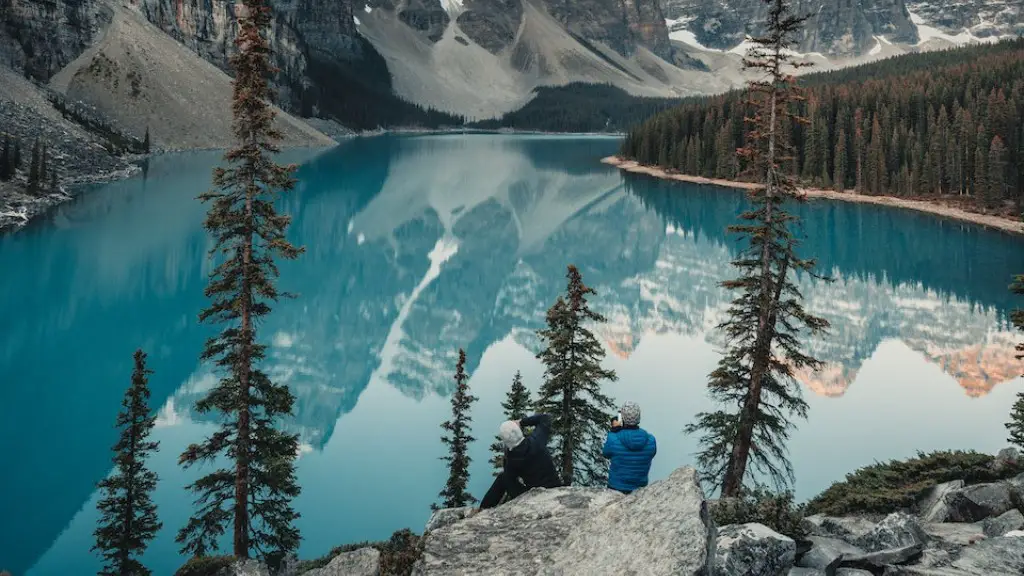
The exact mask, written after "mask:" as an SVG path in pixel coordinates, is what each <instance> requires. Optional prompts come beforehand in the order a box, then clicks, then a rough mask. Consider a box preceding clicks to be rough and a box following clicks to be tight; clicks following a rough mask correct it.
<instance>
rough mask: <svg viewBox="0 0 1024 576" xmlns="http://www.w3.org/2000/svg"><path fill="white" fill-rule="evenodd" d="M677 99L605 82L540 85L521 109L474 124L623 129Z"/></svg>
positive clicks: (548, 129)
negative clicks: (634, 92) (636, 92)
mask: <svg viewBox="0 0 1024 576" xmlns="http://www.w3.org/2000/svg"><path fill="white" fill-rule="evenodd" d="M678 103H679V100H678V99H674V98H644V97H640V96H633V95H632V94H629V93H627V92H626V91H625V90H622V89H621V88H616V87H615V86H609V85H606V84H583V83H573V84H568V85H565V86H557V87H547V86H546V87H544V88H539V89H538V90H537V95H536V96H535V97H534V98H533V100H530V102H528V103H527V104H526V106H523V107H522V108H521V109H519V110H516V111H513V112H509V113H508V114H506V115H504V116H503V117H501V118H498V119H495V120H486V121H483V122H478V123H476V124H474V126H476V127H479V128H486V129H497V128H514V129H516V130H539V131H545V132H622V131H625V130H628V129H629V127H630V126H633V125H635V124H637V123H638V122H641V121H643V120H644V119H645V118H648V117H650V116H651V115H652V114H657V113H658V112H661V111H663V110H667V109H668V108H671V107H673V106H675V105H676V104H678Z"/></svg>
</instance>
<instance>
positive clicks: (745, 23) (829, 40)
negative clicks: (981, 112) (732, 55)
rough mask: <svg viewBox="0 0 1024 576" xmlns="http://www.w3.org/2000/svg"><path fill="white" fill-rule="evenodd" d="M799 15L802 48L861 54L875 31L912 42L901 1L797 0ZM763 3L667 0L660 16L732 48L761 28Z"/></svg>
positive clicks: (715, 44) (751, 0)
mask: <svg viewBox="0 0 1024 576" xmlns="http://www.w3.org/2000/svg"><path fill="white" fill-rule="evenodd" d="M793 8H794V11H795V12H796V13H798V14H808V15H810V18H809V19H808V20H807V22H806V24H805V25H804V27H803V29H802V30H801V32H800V36H799V50H800V51H801V52H821V53H824V54H830V55H836V56H840V55H842V56H849V55H860V54H864V53H865V52H868V51H869V50H871V49H872V48H874V47H875V45H876V43H877V41H876V40H875V38H874V37H875V36H884V37H886V38H887V39H889V40H891V41H893V42H907V43H917V41H918V34H917V27H916V26H914V24H913V23H912V22H911V21H910V15H909V14H908V13H907V11H906V8H905V7H904V5H903V0H860V1H857V2H845V1H844V2H838V1H833V2H820V1H817V0H798V1H796V2H794V3H793ZM767 13H768V6H767V5H766V4H765V3H764V2H762V1H761V0H666V2H665V15H666V17H667V18H670V19H673V20H678V21H679V23H678V24H677V26H679V27H682V28H685V29H687V30H689V31H691V32H693V33H694V35H695V36H696V38H697V41H698V42H700V43H701V44H702V45H704V46H708V47H710V48H716V49H729V48H734V47H735V46H737V45H738V44H740V42H742V41H743V39H744V38H745V37H746V36H747V35H748V34H749V35H758V34H761V33H763V32H764V25H765V24H764V23H765V19H766V15H767Z"/></svg>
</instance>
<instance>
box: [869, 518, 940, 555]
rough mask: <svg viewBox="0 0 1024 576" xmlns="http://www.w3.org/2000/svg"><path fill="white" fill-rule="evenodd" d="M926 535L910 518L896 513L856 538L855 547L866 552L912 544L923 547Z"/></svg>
mask: <svg viewBox="0 0 1024 576" xmlns="http://www.w3.org/2000/svg"><path fill="white" fill-rule="evenodd" d="M927 541H928V535H927V534H926V533H925V531H924V530H923V529H922V528H921V526H920V525H919V524H918V523H917V520H916V519H914V518H913V517H912V516H908V515H907V514H904V513H902V512H896V513H894V514H890V515H888V516H886V517H885V518H884V519H883V520H882V521H881V522H879V523H878V524H875V525H874V526H873V527H872V528H871V530H870V531H868V533H867V534H864V535H863V536H861V537H859V538H857V540H856V542H855V543H856V544H857V546H859V547H861V548H863V549H864V550H867V551H868V552H879V551H882V550H890V549H893V548H902V547H903V546H911V545H914V544H921V545H923V544H924V543H926V542H927Z"/></svg>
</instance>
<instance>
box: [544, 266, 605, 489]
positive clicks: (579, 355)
mask: <svg viewBox="0 0 1024 576" xmlns="http://www.w3.org/2000/svg"><path fill="white" fill-rule="evenodd" d="M566 278H567V279H568V285H567V286H566V294H565V298H562V297H561V296H559V297H558V300H556V301H555V304H554V305H553V306H552V307H551V309H550V310H548V313H547V328H545V329H543V330H539V331H538V332H537V335H538V336H540V338H541V340H542V341H543V342H544V344H545V348H544V350H543V351H542V352H541V353H540V354H538V355H537V358H538V359H540V361H541V362H543V363H544V366H545V370H544V384H543V386H541V389H540V393H539V398H538V399H537V411H538V412H541V413H544V414H550V415H551V417H552V440H554V441H555V442H556V448H555V450H554V454H553V457H554V458H555V462H556V467H558V468H559V470H560V471H561V475H562V482H564V483H565V484H575V485H582V486H599V485H604V483H605V482H606V481H607V476H608V463H607V462H606V461H605V459H604V456H603V455H602V451H603V448H604V435H605V432H606V431H607V428H608V424H609V422H610V421H611V414H612V411H613V410H614V408H615V404H614V402H613V401H612V399H611V398H609V397H608V396H606V395H605V394H603V393H602V392H601V382H602V381H605V380H607V381H615V380H617V378H618V377H617V376H616V375H615V372H614V371H613V370H606V369H604V368H602V367H601V360H602V359H604V348H603V347H602V346H601V343H600V342H598V340H597V338H596V337H594V333H593V332H591V331H590V330H589V329H588V328H587V327H586V326H585V325H584V323H585V322H595V323H603V322H606V320H605V318H604V316H602V315H600V314H598V313H597V312H594V311H593V310H591V309H590V305H589V304H588V303H587V296H588V295H590V294H596V292H595V291H594V289H593V288H590V287H589V286H587V285H585V284H584V283H583V277H582V275H581V274H580V271H579V270H578V269H577V268H576V267H575V266H572V265H570V266H569V268H568V271H567V272H566Z"/></svg>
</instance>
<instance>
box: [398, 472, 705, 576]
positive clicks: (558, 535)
mask: <svg viewBox="0 0 1024 576" xmlns="http://www.w3.org/2000/svg"><path fill="white" fill-rule="evenodd" d="M713 536H714V526H713V524H712V523H711V521H710V519H709V518H708V516H707V509H706V506H705V505H704V495H703V492H702V491H701V489H700V486H699V485H698V483H697V476H696V471H694V469H693V468H690V467H686V468H681V469H679V470H676V471H675V472H673V473H672V475H671V476H669V478H667V479H666V480H662V481H659V482H655V483H653V484H651V485H650V486H648V487H646V488H644V489H642V490H639V491H637V492H634V493H633V494H631V495H629V496H623V495H622V494H619V493H617V492H613V491H610V490H606V489H598V488H576V487H567V488H555V489H551V490H543V489H534V490H531V491H530V492H527V493H526V494H524V495H522V496H520V497H519V498H516V499H515V500H513V501H511V502H508V503H506V504H503V505H501V506H498V507H497V508H493V509H490V510H484V511H481V512H480V513H478V514H476V515H474V516H472V517H470V518H466V519H464V520H462V521H457V522H454V523H451V524H448V525H446V526H442V527H440V528H438V529H436V530H434V531H432V532H430V533H429V534H427V535H426V536H425V537H424V551H423V557H422V558H421V559H420V561H419V562H418V563H417V565H416V567H415V569H414V572H413V573H414V574H417V575H421V576H426V575H434V574H437V575H440V574H445V575H448V574H494V575H512V574H516V575H525V574H538V575H539V574H545V575H573V574H579V575H581V576H582V575H584V574H599V573H601V574H603V573H629V572H630V571H632V572H633V573H639V574H693V573H694V572H695V571H697V570H700V569H702V568H703V567H704V566H705V563H706V562H707V558H708V557H709V550H711V549H713V546H714V537H713Z"/></svg>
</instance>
